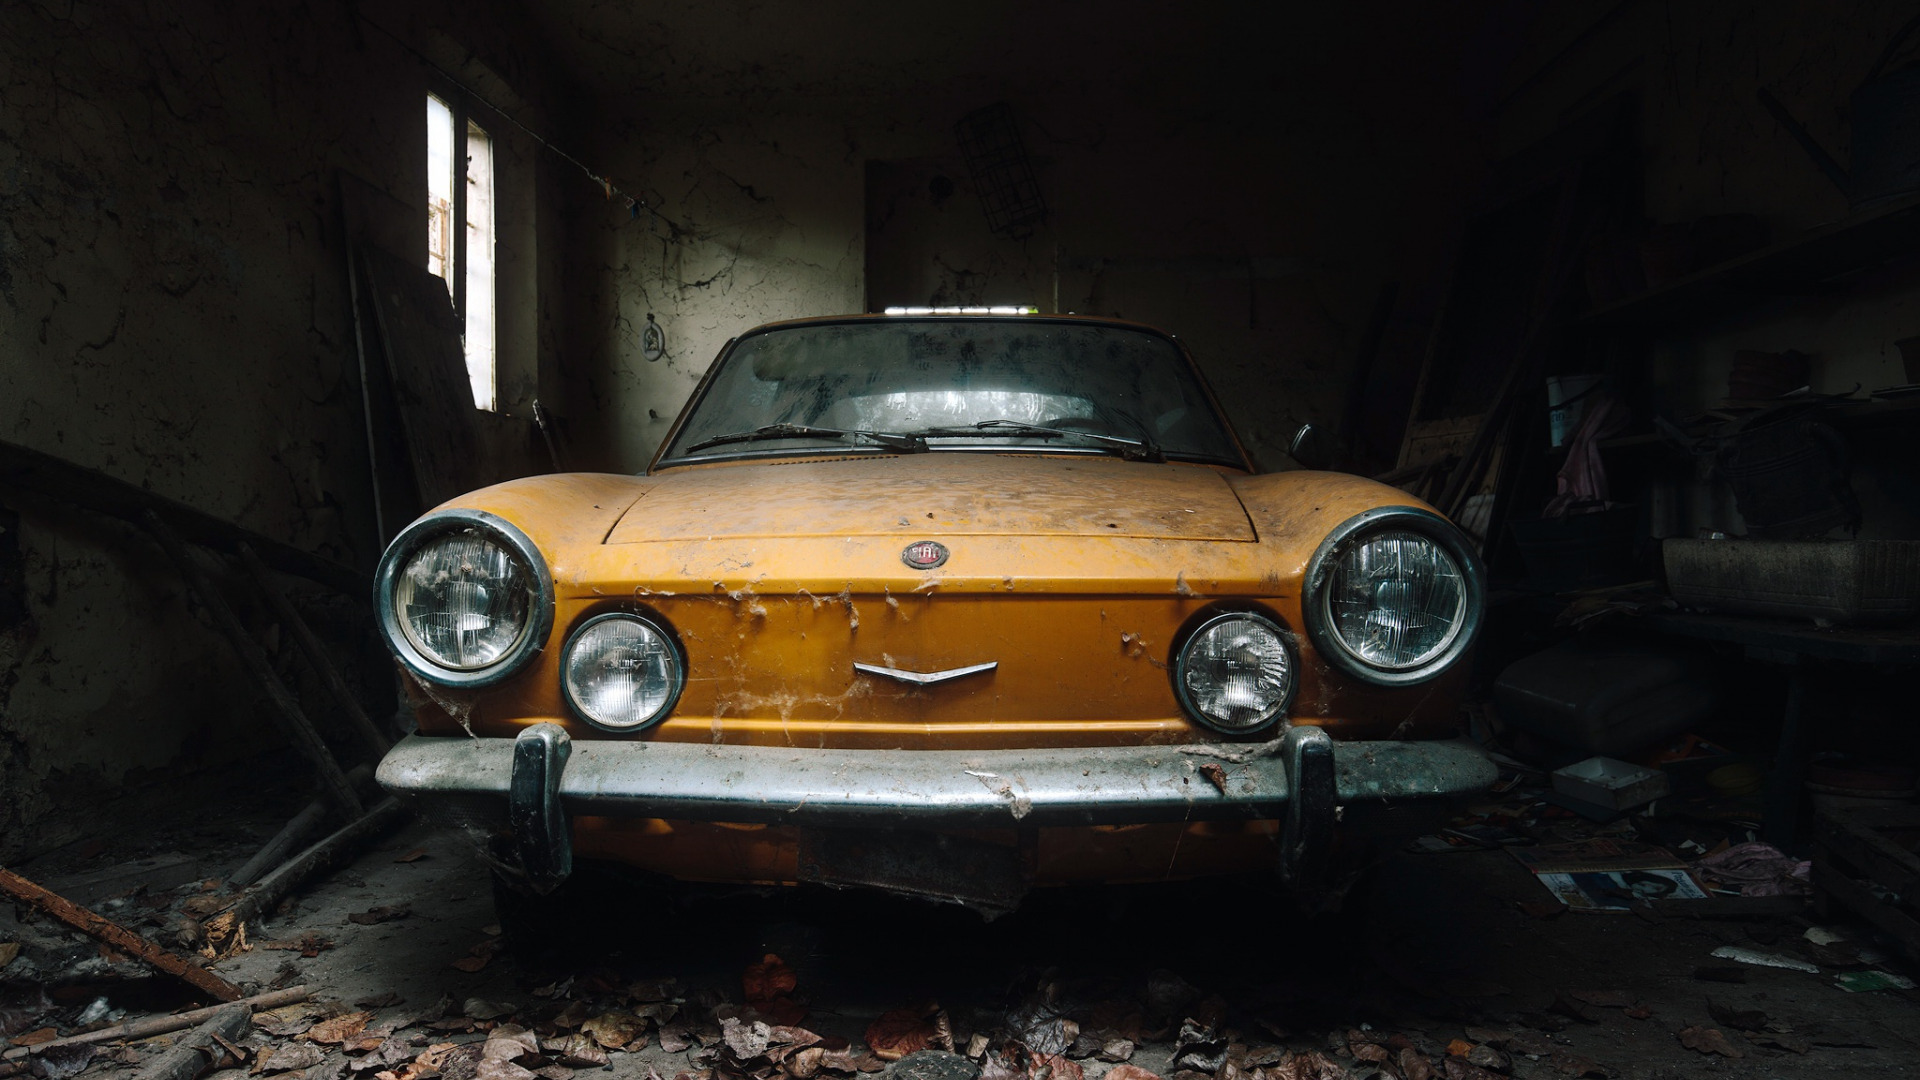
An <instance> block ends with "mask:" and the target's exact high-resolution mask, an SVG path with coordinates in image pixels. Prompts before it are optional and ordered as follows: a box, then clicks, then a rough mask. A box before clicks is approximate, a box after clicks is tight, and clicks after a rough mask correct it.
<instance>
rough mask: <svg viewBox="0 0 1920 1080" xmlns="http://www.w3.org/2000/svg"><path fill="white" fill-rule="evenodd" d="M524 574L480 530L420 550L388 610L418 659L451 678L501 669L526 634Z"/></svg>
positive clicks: (528, 594) (528, 592)
mask: <svg viewBox="0 0 1920 1080" xmlns="http://www.w3.org/2000/svg"><path fill="white" fill-rule="evenodd" d="M529 577H530V575H529V573H528V570H527V567H526V565H525V564H524V563H522V562H521V561H520V560H519V559H518V558H516V557H515V556H514V553H513V552H512V551H510V550H509V549H508V548H507V546H506V545H505V544H503V543H501V542H500V541H499V540H498V539H496V538H495V537H493V536H489V535H488V534H487V533H485V532H483V531H482V530H480V529H478V528H474V529H467V530H463V531H459V532H449V533H446V534H444V535H441V536H438V537H436V538H434V539H432V540H429V541H427V542H426V543H425V544H422V545H421V547H420V550H418V551H416V552H414V553H413V557H412V558H410V559H408V560H407V561H406V564H405V565H403V566H402V567H401V568H400V573H399V574H398V576H397V577H396V579H395V581H394V589H393V610H394V614H395V615H396V616H397V617H398V620H399V623H400V629H401V632H403V633H405V634H406V635H407V641H408V642H409V643H411V644H412V645H413V647H414V648H415V649H418V650H419V651H420V655H422V656H424V657H426V658H427V659H428V660H430V661H432V662H433V663H435V664H438V665H440V666H441V667H444V668H448V669H451V670H453V671H477V670H479V669H480V668H484V667H488V666H491V665H493V664H496V663H499V662H500V659H501V657H503V656H505V655H507V653H508V652H510V651H512V649H513V647H514V645H515V644H516V643H517V642H519V640H520V637H521V635H522V634H525V633H526V631H527V625H528V623H529V621H530V620H529V618H528V615H529V612H530V610H531V608H532V599H533V589H532V587H531V585H530V583H529Z"/></svg>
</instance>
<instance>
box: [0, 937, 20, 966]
mask: <svg viewBox="0 0 1920 1080" xmlns="http://www.w3.org/2000/svg"><path fill="white" fill-rule="evenodd" d="M19 956H20V943H19V942H17V941H0V968H4V967H6V966H7V965H8V964H11V963H13V962H14V960H15V959H17V958H18V957H19Z"/></svg>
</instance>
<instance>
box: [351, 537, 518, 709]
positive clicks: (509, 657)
mask: <svg viewBox="0 0 1920 1080" xmlns="http://www.w3.org/2000/svg"><path fill="white" fill-rule="evenodd" d="M466 529H481V530H483V531H485V532H486V533H487V534H488V535H489V536H490V537H491V538H493V539H494V540H497V541H499V542H500V543H501V544H503V545H504V546H505V547H506V548H507V550H508V551H509V552H511V553H512V554H513V556H514V557H515V558H517V559H519V560H520V561H521V562H522V563H523V564H524V565H525V567H526V571H527V577H528V580H529V581H530V582H531V583H532V588H533V592H534V596H533V602H532V604H531V605H529V609H528V612H527V625H526V627H525V628H524V629H522V630H521V631H520V637H519V639H518V640H516V641H515V642H514V643H513V647H512V648H510V649H508V650H507V651H506V653H505V654H503V655H502V656H501V657H500V659H498V660H496V661H494V662H493V663H492V664H489V665H487V666H486V667H482V668H474V669H471V670H466V671H462V670H460V669H457V668H450V667H444V666H442V665H440V664H438V663H435V662H434V660H433V658H432V657H430V656H428V655H426V654H425V653H423V652H421V651H420V649H419V647H418V646H416V645H414V643H413V640H412V638H410V637H409V636H408V635H407V631H406V628H405V627H404V626H402V625H401V624H400V613H399V612H398V611H397V610H396V609H395V608H394V604H393V596H394V591H395V586H396V585H397V584H398V581H399V577H400V572H401V570H403V569H404V568H405V567H406V565H407V563H408V562H409V561H410V560H411V559H412V558H413V557H414V556H415V555H417V554H419V552H420V549H421V548H423V547H425V546H427V545H428V544H429V543H431V542H433V541H434V540H437V539H439V538H440V537H442V536H445V535H447V534H448V533H454V532H460V531H463V530H466ZM373 606H374V612H375V614H376V615H377V617H378V618H379V620H380V636H381V637H382V638H384V639H386V645H387V651H388V652H391V653H392V654H393V655H394V658H395V659H397V660H399V661H400V665H401V666H402V667H404V668H406V669H407V671H408V672H410V673H411V674H413V675H414V676H416V677H418V678H420V679H422V680H424V681H426V682H430V683H433V684H435V685H436V686H445V687H450V688H453V689H459V690H467V689H478V688H480V687H485V686H492V685H493V684H495V683H497V682H500V681H501V680H503V679H506V678H508V677H509V676H512V675H514V674H516V673H518V672H519V671H520V669H522V668H524V667H526V666H527V664H528V663H529V662H530V661H531V660H532V659H533V658H534V657H535V656H536V655H538V654H539V653H540V651H541V650H542V649H544V648H546V644H547V636H548V635H549V634H550V633H552V631H553V607H554V596H553V575H552V574H551V573H549V572H548V570H547V560H546V558H545V557H544V556H542V555H541V554H540V549H539V548H538V547H537V546H535V545H534V542H533V541H532V540H530V539H528V538H527V534H526V533H523V532H521V531H520V530H519V529H518V528H517V527H515V526H514V524H513V523H512V522H510V521H508V520H507V519H505V518H503V517H500V516H499V515H497V514H489V513H487V512H486V511H485V510H436V511H434V512H433V513H431V514H428V515H426V516H425V517H422V518H420V519H419V520H418V521H415V522H414V523H413V524H411V525H409V526H407V527H406V528H405V529H403V530H401V532H400V535H399V536H396V537H394V538H393V543H391V544H388V545H387V552H386V554H385V555H382V556H381V557H380V567H379V569H378V570H376V571H374V580H373Z"/></svg>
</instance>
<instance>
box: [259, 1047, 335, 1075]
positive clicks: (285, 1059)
mask: <svg viewBox="0 0 1920 1080" xmlns="http://www.w3.org/2000/svg"><path fill="white" fill-rule="evenodd" d="M326 1056H327V1052H326V1051H325V1050H322V1049H320V1048H319V1047H317V1046H315V1045H313V1044H312V1043H310V1042H290V1043H286V1044H284V1045H282V1046H281V1047H279V1048H278V1049H276V1050H275V1051H274V1052H273V1053H272V1054H269V1055H266V1056H264V1057H263V1058H262V1059H261V1061H260V1063H259V1065H258V1067H257V1069H256V1071H258V1072H265V1073H276V1072H287V1071H289V1070H292V1069H311V1068H313V1067H314V1066H315V1065H318V1064H320V1062H322V1061H324V1060H325V1059H326Z"/></svg>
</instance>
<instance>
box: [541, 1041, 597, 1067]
mask: <svg viewBox="0 0 1920 1080" xmlns="http://www.w3.org/2000/svg"><path fill="white" fill-rule="evenodd" d="M540 1045H541V1046H542V1047H544V1048H545V1049H546V1051H547V1053H548V1054H551V1055H552V1056H553V1058H554V1060H556V1061H558V1062H559V1063H560V1064H562V1065H567V1066H570V1067H572V1068H575V1069H598V1068H600V1067H602V1066H604V1065H605V1064H607V1062H608V1060H610V1059H609V1058H608V1057H607V1051H606V1049H605V1048H604V1047H602V1046H601V1045H600V1044H599V1043H598V1042H597V1041H595V1040H594V1037H593V1036H591V1035H565V1036H562V1037H560V1038H558V1039H545V1040H542V1041H541V1043H540Z"/></svg>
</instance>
